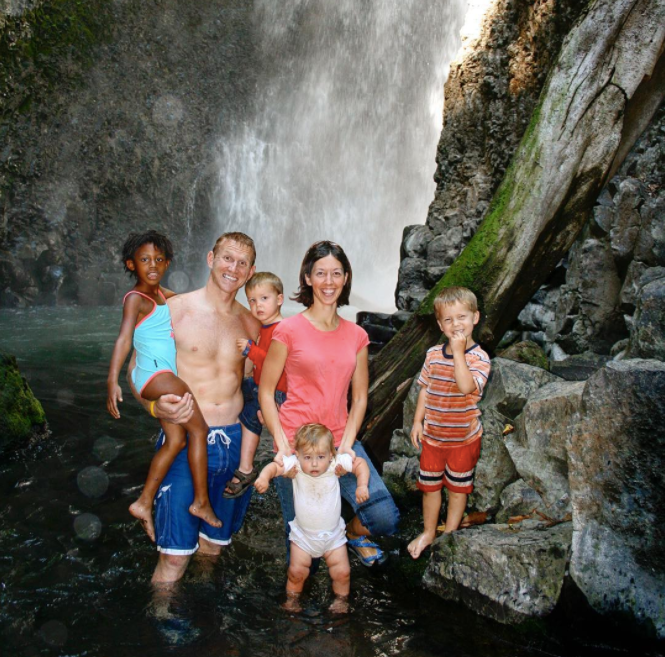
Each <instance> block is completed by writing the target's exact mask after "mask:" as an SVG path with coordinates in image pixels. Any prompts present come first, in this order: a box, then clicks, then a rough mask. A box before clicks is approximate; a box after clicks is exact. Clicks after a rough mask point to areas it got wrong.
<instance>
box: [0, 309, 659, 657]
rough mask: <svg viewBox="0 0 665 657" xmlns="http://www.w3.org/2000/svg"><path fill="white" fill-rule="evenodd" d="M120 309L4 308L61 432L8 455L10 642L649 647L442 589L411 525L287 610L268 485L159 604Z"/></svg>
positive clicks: (592, 650) (369, 651) (1, 620)
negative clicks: (524, 622) (117, 383)
mask: <svg viewBox="0 0 665 657" xmlns="http://www.w3.org/2000/svg"><path fill="white" fill-rule="evenodd" d="M119 319H120V316H119V313H118V310H117V309H98V308H95V309H85V308H59V309H45V308H38V309H34V310H29V311H1V312H0V335H2V340H1V341H0V348H1V349H2V350H5V351H8V352H10V353H13V354H15V355H16V356H17V359H18V361H19V365H20V367H21V369H22V371H23V373H24V374H25V376H26V377H27V378H28V380H29V382H30V385H31V386H32V388H33V390H34V392H35V394H36V395H37V396H38V397H39V399H40V400H41V401H42V403H43V405H44V408H45V410H46V413H47V416H48V418H49V421H50V425H51V429H52V431H53V435H52V437H51V440H50V441H49V442H48V444H47V445H45V446H42V447H41V448H37V449H34V450H31V451H30V452H27V453H23V454H20V455H18V456H16V457H14V458H13V459H11V460H9V461H7V460H5V462H4V463H2V465H0V491H1V494H2V502H3V503H2V505H0V547H1V549H0V636H1V637H2V639H1V640H0V654H2V655H8V656H9V655H11V656H12V657H13V656H23V655H26V656H28V657H29V656H33V655H58V656H62V657H65V656H67V657H83V656H97V655H99V656H103V657H107V656H108V657H136V656H140V657H148V656H150V655H160V656H162V655H197V656H199V655H200V656H201V657H205V656H207V655H211V656H212V655H215V656H220V655H237V656H244V655H248V656H249V655H252V656H256V657H262V656H271V657H276V656H280V655H296V656H307V655H316V656H317V657H323V656H327V655H335V656H337V655H340V656H346V655H348V656H354V657H365V656H367V657H370V656H372V657H378V656H382V655H386V656H388V655H406V656H407V657H411V656H413V657H433V656H438V655H450V656H469V657H471V656H473V657H480V656H483V657H484V656H497V657H526V656H542V655H554V656H561V657H564V656H580V657H589V656H592V657H595V656H598V657H601V656H610V655H635V654H638V653H636V652H635V645H634V644H633V643H632V642H631V641H630V639H628V638H627V639H625V642H624V640H622V639H621V637H620V634H619V633H618V632H614V630H612V628H610V630H611V631H612V633H611V634H608V628H607V627H602V626H601V627H600V628H599V627H586V626H585V625H582V624H579V623H576V622H574V620H571V618H570V617H568V616H566V615H565V614H564V613H563V612H562V611H559V612H557V613H556V614H555V615H554V617H553V618H552V619H549V620H548V621H547V622H539V623H534V624H531V625H528V626H526V627H524V626H522V627H511V626H504V625H500V624H498V623H495V622H493V621H489V620H486V619H483V618H480V617H478V616H476V615H474V614H473V613H471V612H470V611H467V610H466V609H464V608H463V607H461V606H459V605H455V604H451V603H445V602H443V601H441V600H440V599H439V598H437V597H435V596H433V595H430V594H428V593H426V592H425V591H424V590H422V589H420V588H419V587H417V586H414V585H413V584H414V582H413V580H412V579H409V578H408V576H407V575H405V574H404V573H405V572H406V570H405V569H403V568H400V567H399V566H400V563H404V562H403V561H401V560H404V559H408V557H406V556H405V555H404V546H405V543H406V539H407V538H408V537H407V536H398V537H396V538H394V539H391V540H390V541H388V542H386V543H384V545H385V546H386V547H387V548H388V550H389V551H390V552H391V554H392V565H391V566H390V567H389V568H388V569H387V570H386V571H385V572H383V573H379V574H373V573H371V572H368V571H366V570H365V569H364V568H362V566H360V565H358V564H357V563H353V571H352V603H351V612H350V613H349V614H348V615H345V616H340V617H335V616H332V615H330V614H329V613H328V612H327V610H326V607H327V604H328V603H329V602H330V593H329V581H328V578H327V575H326V574H325V572H320V573H319V574H318V575H317V576H316V577H315V578H314V580H313V582H312V585H311V588H310V589H309V590H308V592H307V594H306V597H305V610H304V612H303V613H301V614H298V615H289V614H286V613H285V612H283V611H282V610H281V608H280V606H279V605H280V603H281V602H282V600H283V588H284V578H285V563H284V554H283V541H282V525H281V518H280V514H279V505H278V503H277V500H276V497H275V496H274V493H273V492H270V493H269V494H267V495H266V496H258V495H255V496H254V499H253V500H252V504H251V505H250V510H249V513H248V517H247V521H246V523H245V527H244V528H243V531H242V532H241V533H240V534H239V535H238V536H237V537H236V538H235V539H234V542H233V544H232V545H231V546H230V547H229V548H227V549H225V550H224V552H223V554H222V555H221V557H220V558H219V559H218V560H217V561H216V562H214V563H212V562H210V561H204V560H197V559H194V560H193V563H192V564H191V565H190V568H189V570H188V572H187V574H186V576H185V578H184V580H183V582H182V584H181V586H180V587H179V589H178V591H177V592H176V594H175V595H174V596H173V598H172V599H171V601H170V605H169V606H168V613H167V614H161V616H160V617H156V614H155V613H154V609H155V601H154V597H153V591H152V589H151V586H150V576H151V573H152V569H153V567H154V563H155V559H156V556H155V554H156V553H155V551H154V549H153V547H152V545H151V543H150V542H149V541H148V539H147V538H146V537H145V536H144V534H143V532H142V531H141V529H140V528H139V527H138V525H137V524H136V523H135V522H133V521H132V520H131V518H130V516H129V514H128V513H127V506H128V505H129V504H130V502H131V501H133V499H134V498H135V497H136V495H137V492H138V490H139V487H140V485H141V483H142V481H143V478H144V476H145V473H146V469H147V465H148V463H149V460H150V456H151V449H152V442H153V440H154V437H155V435H156V431H157V425H156V424H155V421H154V420H152V419H151V418H149V417H147V416H146V414H145V413H143V412H141V411H140V410H139V408H138V406H137V405H136V404H135V403H134V402H133V401H132V400H131V398H130V396H129V394H127V395H126V396H125V402H124V404H123V408H122V419H121V420H120V421H114V420H112V419H111V417H110V416H109V415H108V414H107V412H106V410H105V396H106V388H105V379H106V372H107V366H108V358H109V355H110V352H111V347H112V344H113V340H114V339H115V335H116V331H117V325H118V323H119ZM262 458H268V451H267V446H266V445H264V446H263V449H262ZM404 511H406V512H407V513H406V515H408V510H404ZM411 513H412V515H413V512H411ZM162 607H163V606H162ZM639 654H647V655H656V654H658V653H657V652H655V651H654V649H653V648H647V649H644V650H642V649H641V648H640V650H639Z"/></svg>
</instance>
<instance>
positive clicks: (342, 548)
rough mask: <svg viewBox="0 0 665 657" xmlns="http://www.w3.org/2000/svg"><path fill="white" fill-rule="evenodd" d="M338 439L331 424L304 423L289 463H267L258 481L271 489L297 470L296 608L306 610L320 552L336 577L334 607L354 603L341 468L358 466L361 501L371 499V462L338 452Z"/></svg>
mask: <svg viewBox="0 0 665 657" xmlns="http://www.w3.org/2000/svg"><path fill="white" fill-rule="evenodd" d="M333 440H334V439H333V435H332V433H331V432H330V430H329V429H328V428H327V427H324V426H323V425H322V424H305V425H303V426H302V427H300V429H298V431H297V432H296V435H295V440H294V447H295V450H296V453H295V454H294V455H293V456H287V457H285V458H284V465H283V466H281V465H279V464H278V463H270V464H269V465H267V466H266V467H265V468H263V470H262V471H261V474H260V476H259V478H258V479H257V480H256V482H255V484H254V486H255V487H256V490H258V491H259V493H265V492H266V490H268V486H269V484H270V480H271V479H273V478H274V477H279V476H281V475H283V474H286V473H288V472H289V471H290V470H293V469H294V468H295V470H296V474H295V477H294V478H293V502H294V506H295V511H296V517H295V520H292V521H291V522H290V523H289V525H290V527H291V533H290V535H289V540H290V541H291V561H290V564H289V570H288V573H287V577H288V579H287V582H286V595H287V602H286V605H285V607H286V608H287V609H289V610H290V611H299V610H300V603H299V598H300V594H301V592H302V589H303V586H304V584H305V580H306V579H307V577H308V575H309V568H310V566H311V564H312V559H313V558H315V557H323V558H324V559H325V560H326V564H327V566H328V572H329V573H330V578H331V579H332V586H333V592H334V593H335V600H334V602H333V604H332V605H331V607H330V610H331V611H333V612H346V611H347V609H348V597H349V591H350V588H351V568H350V566H349V555H348V552H347V549H346V545H345V543H346V531H345V524H344V520H343V519H342V498H341V494H340V489H339V481H338V475H337V472H339V473H341V472H342V471H344V472H352V473H353V474H354V475H355V476H356V480H357V486H356V501H357V502H358V503H359V504H360V503H361V502H365V501H367V500H368V499H369V490H368V488H367V486H368V484H369V467H368V466H367V462H366V461H365V459H363V458H360V457H356V459H355V460H353V461H352V460H351V456H350V455H349V454H340V455H337V453H336V451H335V447H334V442H333ZM336 471H337V472H336Z"/></svg>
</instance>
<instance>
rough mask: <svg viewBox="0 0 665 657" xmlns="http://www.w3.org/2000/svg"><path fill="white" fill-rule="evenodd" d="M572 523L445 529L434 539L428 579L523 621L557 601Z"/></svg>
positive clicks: (473, 604) (500, 615)
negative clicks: (515, 528)
mask: <svg viewBox="0 0 665 657" xmlns="http://www.w3.org/2000/svg"><path fill="white" fill-rule="evenodd" d="M571 534H572V525H571V523H563V524H560V525H556V526H554V527H552V528H550V529H545V528H544V527H541V528H538V529H519V528H518V529H517V530H513V529H510V528H509V527H508V525H485V526H482V527H475V528H472V529H465V530H463V531H458V532H455V533H453V534H449V535H445V534H444V535H443V536H441V537H440V538H438V539H437V540H436V541H435V542H434V544H433V545H432V555H431V558H430V563H429V566H428V568H427V571H426V572H425V577H424V580H423V581H424V583H425V585H426V587H427V588H428V589H430V590H431V591H433V592H434V593H437V594H438V595H440V596H441V597H442V598H445V599H447V600H459V601H461V602H463V603H464V604H465V605H466V606H467V607H469V608H470V609H473V610H474V611H475V612H477V613H479V614H482V615H483V616H489V617H491V618H494V619H495V620H498V621H500V622H502V623H519V622H521V621H523V620H525V619H527V618H528V617H531V616H545V615H547V614H549V613H550V612H551V611H552V610H553V609H554V607H555V605H556V603H557V600H558V599H559V595H560V594H561V588H562V586H563V580H564V575H565V572H566V564H567V561H568V554H569V551H570V541H571Z"/></svg>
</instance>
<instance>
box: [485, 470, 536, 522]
mask: <svg viewBox="0 0 665 657" xmlns="http://www.w3.org/2000/svg"><path fill="white" fill-rule="evenodd" d="M500 507H501V508H500V509H499V511H498V512H497V514H496V516H495V520H496V522H497V523H500V524H505V523H507V522H508V520H509V519H510V518H511V517H515V516H525V515H529V514H530V513H533V511H536V510H537V511H541V512H543V513H544V512H545V503H544V502H543V499H542V497H540V495H538V493H537V492H536V491H535V490H533V488H531V486H529V485H528V484H526V483H525V482H524V480H523V479H518V480H517V481H514V482H513V483H512V484H509V485H508V486H506V487H505V488H504V489H503V492H502V493H501V498H500Z"/></svg>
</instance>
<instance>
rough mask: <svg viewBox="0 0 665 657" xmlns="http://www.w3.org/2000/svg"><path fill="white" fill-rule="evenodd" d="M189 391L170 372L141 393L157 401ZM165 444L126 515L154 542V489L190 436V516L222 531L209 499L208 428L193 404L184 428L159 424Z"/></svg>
mask: <svg viewBox="0 0 665 657" xmlns="http://www.w3.org/2000/svg"><path fill="white" fill-rule="evenodd" d="M186 392H190V393H191V390H190V389H189V387H188V386H187V384H186V383H185V382H184V381H183V380H182V379H179V378H178V377H177V376H175V374H173V373H171V372H163V373H161V374H158V375H157V376H155V377H154V378H153V379H152V380H151V381H150V382H149V383H148V384H147V385H146V386H145V388H144V389H143V390H142V391H141V395H142V396H143V397H144V398H145V399H151V400H153V399H159V397H161V396H162V395H166V394H175V395H180V396H182V395H184V394H185V393H186ZM162 428H163V429H164V435H165V437H166V440H165V443H164V445H163V446H162V448H161V449H159V450H158V451H157V453H156V454H155V456H154V457H153V459H152V463H151V464H150V469H149V471H148V478H147V480H146V483H145V487H144V489H143V492H142V493H141V496H140V497H139V499H138V500H136V502H134V504H132V505H131V506H130V507H129V512H130V513H131V514H132V515H133V516H134V517H136V518H138V519H139V520H140V521H141V523H142V524H143V526H144V528H145V530H146V533H147V534H148V536H149V537H150V539H151V540H153V541H154V540H155V529H154V525H153V521H152V503H153V500H154V498H155V495H156V493H157V489H158V488H159V485H160V484H161V482H162V480H163V479H164V477H165V476H166V473H167V472H168V470H169V468H170V467H171V464H172V463H173V461H174V460H175V457H176V456H177V455H178V454H179V453H180V451H181V450H182V449H183V448H184V447H185V445H186V444H187V443H186V439H185V436H186V434H189V449H188V453H187V457H188V461H189V468H190V470H191V472H192V480H193V482H194V501H193V502H192V504H191V506H190V507H189V512H190V513H191V514H192V515H194V516H196V517H198V518H201V519H202V520H205V522H207V523H208V524H209V525H211V526H212V527H221V525H222V523H221V522H220V521H219V519H218V518H217V516H216V515H215V513H214V511H213V510H212V507H211V506H210V500H209V499H208V456H207V436H208V425H207V424H206V421H205V420H204V419H203V415H201V410H200V409H199V407H198V404H197V403H196V400H195V401H194V415H193V416H192V419H191V420H190V421H189V422H188V423H187V424H185V425H182V426H176V425H173V424H169V423H168V422H163V423H162Z"/></svg>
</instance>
